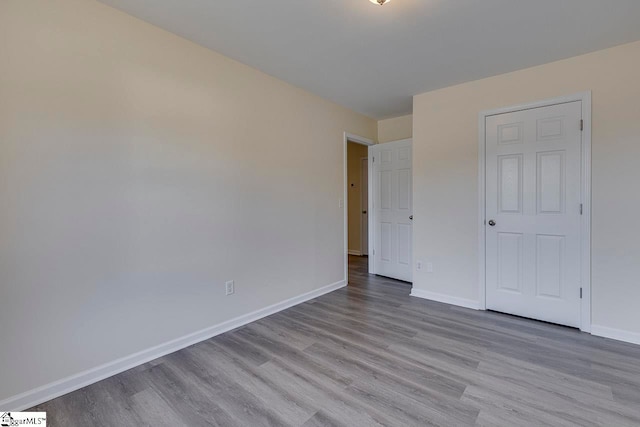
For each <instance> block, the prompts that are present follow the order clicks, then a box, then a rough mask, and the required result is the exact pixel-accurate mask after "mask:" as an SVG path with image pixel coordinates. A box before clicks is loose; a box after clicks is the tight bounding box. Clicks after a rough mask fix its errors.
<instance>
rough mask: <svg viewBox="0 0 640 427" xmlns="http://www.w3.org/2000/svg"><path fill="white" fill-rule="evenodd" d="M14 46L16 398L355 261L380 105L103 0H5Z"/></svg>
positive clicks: (8, 66)
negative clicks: (361, 182)
mask: <svg viewBox="0 0 640 427" xmlns="http://www.w3.org/2000/svg"><path fill="white" fill-rule="evenodd" d="M0 52H2V59H1V60H0V200H1V201H2V202H1V204H0V301H1V303H2V309H0V337H2V351H0V372H1V373H2V375H1V376H2V380H1V381H0V401H1V400H2V399H5V398H7V397H9V396H11V395H15V394H17V393H21V392H24V391H27V390H30V389H32V388H34V387H37V386H41V385H44V384H47V383H49V382H51V381H55V380H59V379H61V378H65V377H67V376H69V375H73V374H76V373H78V372H80V371H82V370H85V369H89V368H93V367H95V366H98V365H101V364H103V363H106V362H110V361H112V360H114V359H117V358H120V357H123V356H127V355H129V354H131V353H134V352H138V351H140V350H143V349H147V348H149V347H152V346H155V345H158V344H161V343H164V342H166V341H168V340H172V339H174V338H177V337H181V336H183V335H185V334H188V333H191V332H194V331H197V330H200V329H202V328H206V327H209V326H212V325H215V324H218V323H220V322H222V321H225V320H228V319H231V318H233V317H236V316H240V315H243V314H246V313H249V312H252V311H254V310H257V309H260V308H263V307H266V306H268V305H271V304H274V303H277V302H280V301H282V300H285V299H287V298H291V297H294V296H297V295H300V294H303V293H305V292H308V291H312V290H315V289H318V288H319V287H322V286H325V285H329V284H332V283H336V282H339V281H342V280H343V279H344V258H343V244H344V243H343V242H344V230H343V209H342V208H339V205H338V201H339V200H340V199H341V198H342V197H343V191H344V190H343V182H344V181H343V180H344V178H343V149H344V148H343V132H344V131H347V132H351V133H354V134H358V135H362V136H364V137H368V138H371V139H374V138H375V137H376V122H375V121H374V120H371V119H369V118H367V117H364V116H362V115H359V114H356V113H353V112H351V111H349V110H347V109H345V108H342V107H339V106H337V105H335V104H332V103H330V102H328V101H325V100H322V99H320V98H318V97H316V96H314V95H311V94H309V93H307V92H304V91H302V90H300V89H297V88H294V87H292V86H290V85H288V84H285V83H284V82H282V81H279V80H276V79H274V78H272V77H269V76H267V75H265V74H262V73H260V72H258V71H256V70H254V69H251V68H249V67H246V66H243V65H241V64H239V63H237V62H234V61H232V60H230V59H228V58H225V57H223V56H221V55H219V54H216V53H213V52H211V51H209V50H207V49H204V48H202V47H199V46H197V45H195V44H193V43H191V42H188V41H186V40H184V39H181V38H179V37H177V36H175V35H172V34H170V33H168V32H165V31H163V30H160V29H158V28H156V27H153V26H151V25H148V24H146V23H144V22H142V21H139V20H137V19H135V18H133V17H130V16H128V15H125V14H123V13H121V12H118V11H116V10H114V9H111V8H109V7H107V6H104V5H102V4H100V3H97V2H95V1H93V0H56V1H47V0H29V1H24V0H3V1H1V2H0ZM231 279H234V280H235V283H236V294H235V295H233V296H230V297H225V296H224V281H226V280H231Z"/></svg>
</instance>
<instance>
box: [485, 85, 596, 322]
mask: <svg viewBox="0 0 640 427" xmlns="http://www.w3.org/2000/svg"><path fill="white" fill-rule="evenodd" d="M576 101H581V102H582V120H583V121H584V122H583V131H582V150H581V151H582V156H581V157H582V158H581V167H582V172H581V181H582V182H581V186H580V190H581V191H580V192H581V195H580V196H581V200H582V205H583V206H582V209H583V210H582V212H583V214H582V216H581V224H580V232H581V242H580V248H581V249H580V252H581V253H580V264H581V266H580V283H581V284H580V286H581V287H582V299H581V300H580V301H581V309H580V330H581V331H583V332H589V333H590V332H591V91H586V92H580V93H576V94H573V95H567V96H561V97H557V98H550V99H545V100H542V101H536V102H531V103H526V104H520V105H514V106H511V107H504V108H497V109H493V110H486V111H481V112H480V113H479V115H478V197H479V203H478V254H479V255H478V271H479V277H478V282H479V296H480V301H479V303H480V304H479V305H480V307H479V308H480V310H486V309H487V283H486V225H485V222H486V218H485V214H486V183H485V179H486V170H485V167H486V140H485V138H486V119H487V117H489V116H495V115H498V114H505V113H513V112H516V111H523V110H530V109H533V108H540V107H549V106H552V105H558V104H566V103H569V102H576Z"/></svg>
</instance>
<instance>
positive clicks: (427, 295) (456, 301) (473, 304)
mask: <svg viewBox="0 0 640 427" xmlns="http://www.w3.org/2000/svg"><path fill="white" fill-rule="evenodd" d="M411 296H412V297H418V298H423V299H428V300H431V301H437V302H443V303H445V304H451V305H457V306H459V307H465V308H472V309H474V310H480V303H479V302H478V301H474V300H471V299H466V298H458V297H452V296H449V295H444V294H438V293H436V292H430V291H424V290H422V289H416V288H412V289H411Z"/></svg>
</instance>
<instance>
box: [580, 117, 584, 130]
mask: <svg viewBox="0 0 640 427" xmlns="http://www.w3.org/2000/svg"><path fill="white" fill-rule="evenodd" d="M580 130H584V119H580Z"/></svg>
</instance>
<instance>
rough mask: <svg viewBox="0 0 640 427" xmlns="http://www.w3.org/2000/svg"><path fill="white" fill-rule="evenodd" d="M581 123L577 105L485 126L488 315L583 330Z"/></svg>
mask: <svg viewBox="0 0 640 427" xmlns="http://www.w3.org/2000/svg"><path fill="white" fill-rule="evenodd" d="M581 116H582V106H581V102H580V101H578V102H571V103H565V104H559V105H554V106H549V107H542V108H534V109H529V110H524V111H518V112H513V113H506V114H500V115H495V116H490V117H487V118H486V135H485V136H486V221H487V224H486V226H485V227H486V303H487V308H488V309H490V310H496V311H501V312H506V313H511V314H515V315H519V316H524V317H529V318H534V319H539V320H544V321H548V322H553V323H559V324H563V325H568V326H575V327H578V326H580V244H581V242H580V238H581V236H580V215H581V200H580V195H581V192H580V184H581V170H580V167H581V161H580V159H581V125H580V123H581V118H582V117H581ZM490 223H491V224H493V223H495V225H494V226H492V225H490Z"/></svg>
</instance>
